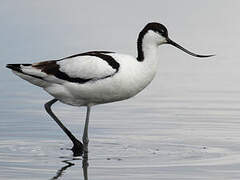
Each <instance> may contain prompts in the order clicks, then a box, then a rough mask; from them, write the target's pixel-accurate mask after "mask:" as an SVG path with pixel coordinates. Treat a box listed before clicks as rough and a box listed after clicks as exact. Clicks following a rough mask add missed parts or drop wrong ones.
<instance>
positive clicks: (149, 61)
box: [137, 33, 159, 70]
mask: <svg viewBox="0 0 240 180" xmlns="http://www.w3.org/2000/svg"><path fill="white" fill-rule="evenodd" d="M137 51H138V57H137V60H138V61H139V62H140V63H142V64H144V66H148V67H149V68H151V69H152V68H153V69H155V68H156V67H157V66H158V62H159V61H158V45H157V44H156V43H155V42H154V41H152V38H151V37H149V36H148V35H146V34H145V35H144V36H141V33H140V34H139V37H138V42H137ZM153 69H152V70H153Z"/></svg>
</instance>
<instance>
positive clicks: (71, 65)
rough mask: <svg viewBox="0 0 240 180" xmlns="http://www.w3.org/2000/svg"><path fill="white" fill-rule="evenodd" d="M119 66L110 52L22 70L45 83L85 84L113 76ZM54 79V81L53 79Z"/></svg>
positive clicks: (87, 54) (62, 60)
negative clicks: (67, 82) (57, 81)
mask: <svg viewBox="0 0 240 180" xmlns="http://www.w3.org/2000/svg"><path fill="white" fill-rule="evenodd" d="M119 67H120V64H119V63H118V62H117V61H116V60H115V59H114V58H113V57H112V56H111V53H110V52H100V51H97V52H96V51H94V52H87V53H82V54H77V55H73V56H69V57H66V58H63V59H60V60H53V61H43V62H39V63H34V64H32V65H31V67H29V66H26V67H25V68H22V71H23V72H24V73H25V74H30V75H33V76H38V77H40V78H41V79H44V80H47V81H55V82H56V80H57V79H58V80H59V82H60V81H62V80H63V81H69V82H74V83H80V84H83V83H86V82H88V81H96V80H100V79H104V78H108V77H111V76H113V75H114V74H115V73H116V72H118V70H119ZM53 78H54V79H53Z"/></svg>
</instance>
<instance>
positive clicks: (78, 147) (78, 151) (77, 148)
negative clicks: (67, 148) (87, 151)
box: [71, 140, 84, 156]
mask: <svg viewBox="0 0 240 180" xmlns="http://www.w3.org/2000/svg"><path fill="white" fill-rule="evenodd" d="M71 150H72V152H73V156H82V154H83V150H84V148H83V144H82V143H81V142H80V141H79V140H75V141H74V142H73V147H72V149H71Z"/></svg>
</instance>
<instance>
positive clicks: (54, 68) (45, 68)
mask: <svg viewBox="0 0 240 180" xmlns="http://www.w3.org/2000/svg"><path fill="white" fill-rule="evenodd" d="M109 53H112V52H108V51H91V52H86V53H81V54H76V55H72V56H69V57H66V58H63V59H60V60H53V61H44V62H40V63H37V64H33V65H32V66H33V67H35V68H37V69H40V70H41V71H42V72H45V73H46V74H50V75H54V76H55V77H57V78H59V79H62V80H66V81H69V82H74V83H80V84H83V83H86V82H88V81H91V80H93V79H85V78H76V77H70V76H68V75H67V74H66V73H64V72H62V71H60V66H59V65H58V64H57V62H58V61H61V60H65V59H70V58H75V57H78V56H96V57H98V58H101V59H102V60H104V61H106V62H107V63H108V64H109V65H110V66H111V67H112V68H113V69H115V70H116V72H115V73H117V72H118V70H119V67H120V64H119V63H118V62H117V61H116V60H115V59H114V58H113V57H112V56H109V55H107V54H109ZM115 73H114V74H115ZM111 76H112V75H108V76H106V77H103V78H101V79H105V78H108V77H111Z"/></svg>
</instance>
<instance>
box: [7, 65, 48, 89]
mask: <svg viewBox="0 0 240 180" xmlns="http://www.w3.org/2000/svg"><path fill="white" fill-rule="evenodd" d="M6 67H7V68H9V69H11V70H12V71H13V73H14V74H16V75H17V76H19V77H21V78H22V79H24V80H27V81H29V82H30V83H32V84H35V85H37V86H40V87H45V85H46V81H45V80H44V79H43V78H44V75H45V74H44V73H42V72H41V70H39V69H36V68H34V67H33V66H32V64H7V65H6Z"/></svg>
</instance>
